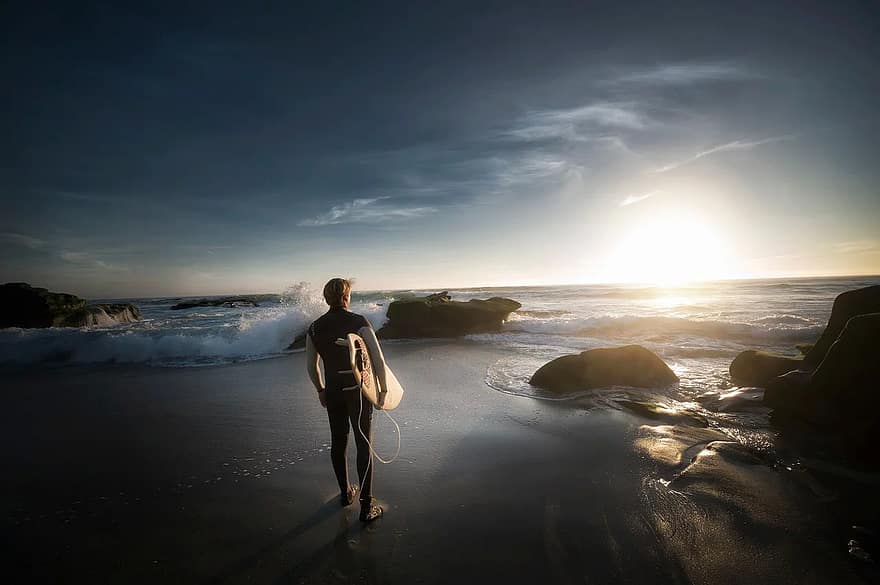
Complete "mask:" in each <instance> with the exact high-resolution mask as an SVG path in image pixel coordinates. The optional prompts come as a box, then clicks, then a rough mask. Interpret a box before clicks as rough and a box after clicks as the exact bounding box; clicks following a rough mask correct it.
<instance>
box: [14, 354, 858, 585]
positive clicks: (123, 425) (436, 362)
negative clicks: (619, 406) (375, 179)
mask: <svg viewBox="0 0 880 585" xmlns="http://www.w3.org/2000/svg"><path fill="white" fill-rule="evenodd" d="M386 356H387V358H388V361H389V363H390V364H391V365H392V366H393V367H394V369H395V372H396V373H397V375H398V377H399V379H400V380H401V381H402V383H403V384H404V386H405V387H406V389H407V394H406V396H405V399H404V402H403V404H402V406H401V407H400V408H399V409H398V410H396V411H394V412H393V413H392V414H393V416H394V417H395V419H396V420H397V421H398V423H399V424H400V425H401V430H402V441H403V447H402V450H401V454H400V458H399V459H398V460H397V461H396V462H394V463H393V464H391V465H388V466H386V465H379V466H378V467H377V470H376V478H375V488H374V491H375V495H376V496H377V497H378V499H379V500H380V502H381V503H382V504H383V505H384V506H385V507H386V510H387V512H386V516H385V517H384V518H382V519H380V520H379V521H377V522H375V523H374V524H371V525H369V526H366V527H364V526H362V525H361V524H360V523H359V522H358V520H357V506H354V507H352V508H350V509H347V510H342V509H341V508H340V507H339V504H338V500H337V496H338V494H337V493H336V487H335V480H334V477H333V473H332V469H331V467H330V461H329V450H328V447H329V444H328V443H329V428H328V425H327V423H326V414H325V413H324V411H323V410H322V409H321V407H320V405H319V404H318V401H317V398H316V397H315V395H314V391H313V389H312V388H311V386H310V384H309V382H308V379H307V377H306V375H305V371H304V365H303V356H302V355H301V354H300V355H292V356H288V357H284V358H279V359H271V360H263V361H257V362H250V363H244V364H238V365H231V366H224V367H211V368H188V369H171V368H145V367H127V366H112V367H110V366H108V367H100V368H96V367H90V368H69V367H68V368H57V369H43V370H41V371H39V372H35V371H30V372H25V371H20V372H6V373H5V374H4V377H5V379H6V381H7V383H6V384H4V386H5V390H4V404H5V407H4V409H3V414H2V433H3V436H2V442H0V445H2V447H0V449H2V457H3V468H4V476H5V478H4V482H3V488H2V489H3V491H4V494H3V502H4V507H5V508H6V514H5V516H6V518H7V527H8V529H7V534H10V535H11V538H10V541H11V542H10V544H9V546H8V547H7V553H8V554H9V559H10V560H9V567H10V568H11V569H12V571H13V573H14V574H19V575H21V576H23V577H25V580H26V581H27V582H31V583H36V582H66V583H73V582H82V583H206V584H207V583H241V582H254V583H346V582H366V583H446V582H452V581H455V582H459V583H475V582H510V583H523V582H538V583H545V582H553V583H750V584H753V583H783V582H787V583H858V582H864V581H865V580H866V579H869V578H871V575H867V577H866V573H865V571H864V570H863V568H862V567H860V566H858V565H857V564H854V562H853V560H852V558H851V556H850V555H848V554H847V550H846V535H845V534H842V533H841V532H840V529H839V527H838V525H839V523H835V522H834V518H833V515H834V512H835V507H834V497H833V494H831V495H830V494H829V493H827V492H826V491H823V489H822V488H821V486H818V487H817V485H816V484H815V482H810V481H802V480H800V479H797V478H792V477H791V474H792V473H793V472H790V471H788V470H786V469H784V468H781V467H780V466H778V465H773V464H772V463H771V462H768V461H764V460H762V459H761V458H760V457H757V456H756V455H754V454H752V453H748V452H745V451H743V450H742V449H741V448H738V447H737V446H736V445H735V444H730V443H727V442H724V441H727V440H728V439H727V438H726V437H724V436H723V435H720V434H718V433H716V432H715V431H712V430H710V429H704V428H702V427H700V426H699V424H692V423H693V421H687V420H684V419H682V420H678V419H675V418H672V419H671V420H657V419H656V418H651V417H647V416H640V415H639V414H636V413H634V412H631V411H627V410H612V409H608V408H594V409H588V408H584V407H583V406H577V405H573V404H563V403H554V402H547V401H537V400H533V399H529V398H524V397H517V396H511V395H507V394H502V393H499V392H496V391H494V390H492V389H491V388H489V387H488V386H486V384H485V383H484V378H485V374H486V369H487V367H488V365H489V364H491V363H493V362H494V361H495V360H497V359H499V358H500V357H502V354H501V353H500V352H498V351H497V350H494V349H491V348H489V347H487V346H485V345H479V344H471V343H466V342H461V343H439V342H436V343H435V342H425V343H420V342H415V343H399V344H389V345H388V346H387V348H386ZM375 416H376V418H375V420H376V423H374V424H375V425H376V448H377V449H378V450H379V452H380V453H382V454H388V453H391V452H392V451H393V448H394V446H395V437H394V434H393V432H392V430H393V427H392V425H391V424H390V422H389V421H388V420H387V419H385V417H384V415H382V414H380V413H376V415H375ZM719 441H721V442H719ZM349 459H350V466H351V468H352V474H353V467H354V445H353V444H352V445H350V457H349ZM692 459H693V461H692ZM15 582H23V581H22V580H21V579H20V578H19V579H16V580H15Z"/></svg>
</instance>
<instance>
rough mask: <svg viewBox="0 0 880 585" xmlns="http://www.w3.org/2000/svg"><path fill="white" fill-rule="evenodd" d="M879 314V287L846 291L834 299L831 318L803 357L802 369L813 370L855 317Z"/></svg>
mask: <svg viewBox="0 0 880 585" xmlns="http://www.w3.org/2000/svg"><path fill="white" fill-rule="evenodd" d="M867 313H880V285H877V286H869V287H865V288H860V289H856V290H851V291H847V292H845V293H842V294H840V295H838V296H837V298H836V299H834V305H833V306H832V307H831V318H829V319H828V325H827V326H826V327H825V331H823V332H822V336H821V337H819V341H817V342H816V344H815V345H814V346H813V348H812V349H810V351H809V352H808V353H807V355H806V356H805V357H804V367H806V368H808V369H813V368H815V367H816V366H818V365H819V362H821V361H822V360H823V359H824V358H825V354H826V353H827V352H828V349H829V348H830V347H831V344H832V343H834V342H835V341H836V340H837V338H838V337H839V336H840V332H841V331H842V330H843V327H844V326H845V325H846V323H847V322H848V321H849V320H850V319H852V318H853V317H855V316H856V315H864V314H867Z"/></svg>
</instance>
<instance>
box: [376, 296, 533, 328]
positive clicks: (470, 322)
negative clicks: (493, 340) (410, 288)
mask: <svg viewBox="0 0 880 585" xmlns="http://www.w3.org/2000/svg"><path fill="white" fill-rule="evenodd" d="M521 306H522V305H520V304H519V303H518V302H516V301H514V300H511V299H503V298H500V297H494V298H491V299H488V300H481V299H471V300H469V301H467V302H460V301H453V300H451V299H450V298H449V295H448V293H446V292H442V293H436V294H433V295H430V296H427V297H416V298H411V299H402V300H398V301H394V302H393V303H391V304H390V305H389V306H388V314H387V316H388V322H387V323H386V324H385V325H384V326H383V327H382V328H381V329H380V330H379V332H378V334H377V335H378V336H379V338H381V339H394V338H415V337H459V336H461V335H466V334H468V333H487V332H492V331H498V330H500V329H501V325H502V324H503V323H504V321H505V320H506V319H507V317H508V316H509V315H510V313H512V312H513V311H516V310H517V309H519V308H520V307H521Z"/></svg>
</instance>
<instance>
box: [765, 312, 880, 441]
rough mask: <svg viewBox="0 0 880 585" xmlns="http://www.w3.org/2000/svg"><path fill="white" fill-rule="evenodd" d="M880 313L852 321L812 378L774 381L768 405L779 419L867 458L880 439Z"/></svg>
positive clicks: (798, 375) (801, 375)
mask: <svg viewBox="0 0 880 585" xmlns="http://www.w3.org/2000/svg"><path fill="white" fill-rule="evenodd" d="M878 356H880V313H870V314H867V315H857V316H855V317H853V318H851V319H850V320H849V321H847V323H846V325H845V326H844V328H843V330H842V331H841V332H840V335H839V337H838V338H837V340H836V341H835V342H834V343H833V344H832V345H831V346H830V347H829V349H828V352H827V354H826V356H825V359H823V360H822V361H821V363H819V365H818V367H816V369H815V370H814V371H813V372H812V373H809V372H791V373H789V374H787V375H785V376H781V377H779V378H777V379H776V380H774V381H773V382H772V383H771V384H770V386H769V387H768V388H767V390H766V392H765V393H764V401H765V402H766V403H767V404H768V405H769V406H771V407H773V409H774V415H776V416H777V417H780V416H781V417H783V418H785V417H794V418H797V419H800V420H803V421H806V422H809V423H811V424H813V425H816V427H818V428H820V429H824V431H825V432H826V433H831V434H833V435H834V436H835V437H837V438H839V439H843V438H845V440H846V441H847V442H848V443H849V444H850V445H851V446H852V447H853V448H854V449H862V451H864V452H865V453H866V454H867V455H868V456H873V457H875V458H876V457H877V455H876V453H874V452H873V446H874V445H876V442H877V440H878V439H880V392H878V391H877V389H878V382H880V359H878Z"/></svg>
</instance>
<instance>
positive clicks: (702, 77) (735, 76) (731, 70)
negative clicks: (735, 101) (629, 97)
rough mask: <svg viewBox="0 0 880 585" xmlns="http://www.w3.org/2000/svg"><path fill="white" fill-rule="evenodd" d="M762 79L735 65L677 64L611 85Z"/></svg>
mask: <svg viewBox="0 0 880 585" xmlns="http://www.w3.org/2000/svg"><path fill="white" fill-rule="evenodd" d="M757 77H760V76H759V75H758V74H756V73H755V72H754V71H751V70H749V69H746V68H745V67H743V66H741V65H736V64H734V63H676V64H671V65H659V66H657V67H652V68H650V69H643V70H640V71H633V72H631V73H626V74H623V75H620V76H618V77H616V78H614V79H612V80H611V81H610V82H609V83H611V84H621V83H643V84H650V85H687V84H691V83H701V82H709V81H732V80H742V79H753V78H757Z"/></svg>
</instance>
